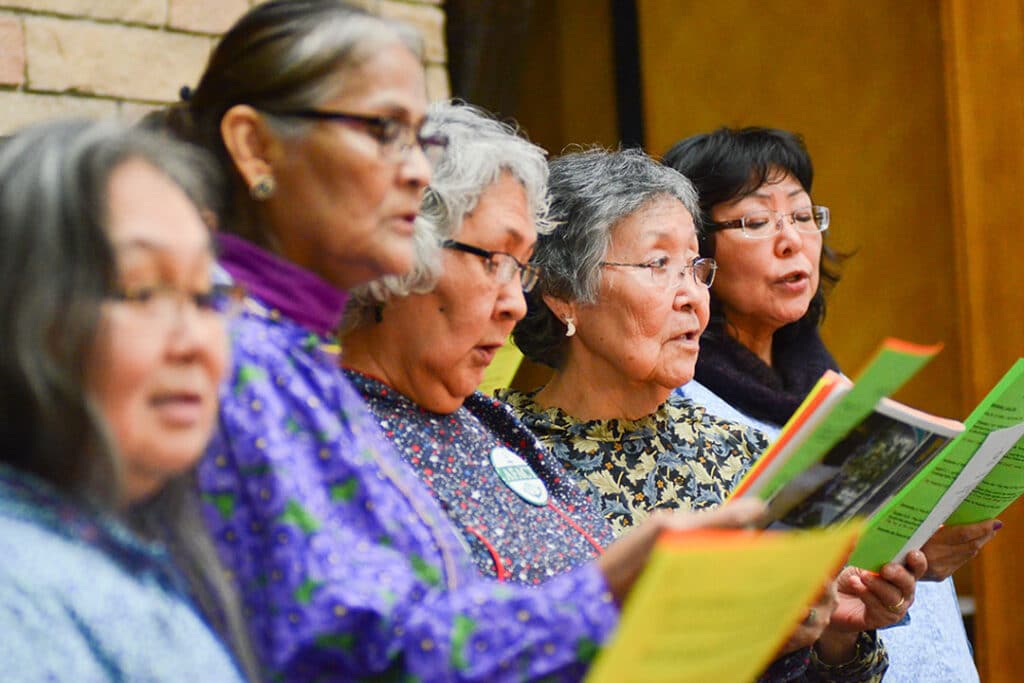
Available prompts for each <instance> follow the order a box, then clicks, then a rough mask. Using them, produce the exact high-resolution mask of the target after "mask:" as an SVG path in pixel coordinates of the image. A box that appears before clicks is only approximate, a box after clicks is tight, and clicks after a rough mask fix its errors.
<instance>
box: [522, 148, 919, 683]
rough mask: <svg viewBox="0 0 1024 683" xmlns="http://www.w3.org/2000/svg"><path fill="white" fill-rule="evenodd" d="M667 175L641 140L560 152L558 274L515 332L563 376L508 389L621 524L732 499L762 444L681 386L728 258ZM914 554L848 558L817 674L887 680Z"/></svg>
mask: <svg viewBox="0 0 1024 683" xmlns="http://www.w3.org/2000/svg"><path fill="white" fill-rule="evenodd" d="M668 171H670V169H667V168H665V167H662V166H660V165H659V164H657V162H655V161H653V160H651V159H650V158H649V157H647V156H646V155H644V154H643V153H641V152H638V151H620V152H607V151H603V150H590V151H585V152H579V153H574V154H568V155H566V156H563V157H562V158H560V159H557V160H556V161H554V162H552V164H551V183H550V187H551V190H550V194H551V200H552V219H553V221H554V222H555V223H556V224H557V226H558V227H557V228H556V229H555V230H554V231H553V232H552V233H550V234H549V235H543V236H541V237H540V239H539V240H538V244H537V248H536V251H535V254H534V258H533V261H534V263H536V264H537V265H538V266H540V267H541V268H543V270H544V273H545V278H544V280H543V282H542V285H541V287H539V288H538V289H537V290H535V291H534V292H531V294H530V296H529V302H530V310H529V313H528V314H527V316H526V317H525V318H524V320H523V321H521V322H520V323H519V324H518V325H517V326H516V328H515V340H516V342H517V344H519V346H520V348H521V349H522V350H523V352H524V353H525V354H526V355H527V357H529V358H531V359H532V360H535V361H537V362H541V363H544V364H546V365H549V366H551V367H552V368H554V371H555V372H554V375H553V376H552V378H551V380H550V381H549V382H548V384H547V385H545V386H543V387H541V388H540V389H538V390H535V391H533V392H529V393H522V392H516V391H511V392H507V393H506V394H505V395H504V397H505V398H506V400H508V401H509V402H510V403H511V405H512V406H513V407H514V408H515V410H516V411H517V412H518V413H519V414H520V416H521V417H522V418H523V420H524V422H526V424H527V425H528V426H529V427H530V428H531V429H532V430H533V431H534V432H535V433H536V434H537V435H538V436H539V437H540V438H541V441H542V443H544V444H545V445H546V446H548V448H550V449H551V452H552V453H554V454H555V455H556V456H557V457H558V459H559V460H560V461H561V462H562V463H563V464H564V465H565V466H566V468H567V469H568V470H569V471H570V472H571V473H572V474H573V475H574V477H575V478H576V480H577V482H578V483H579V485H580V486H581V487H582V488H583V490H585V491H587V492H588V493H589V494H590V495H591V497H592V498H593V499H595V500H597V501H599V502H600V505H601V506H602V508H603V510H604V513H605V515H606V516H607V517H608V518H609V519H610V520H611V521H612V522H613V524H614V525H615V526H616V529H617V530H622V529H624V528H627V527H628V526H630V525H632V524H634V523H635V522H636V521H638V520H640V519H642V518H643V517H644V516H645V515H647V514H649V512H650V511H651V510H654V509H656V508H681V509H693V508H704V507H713V506H716V505H718V504H720V503H721V502H722V500H723V499H724V498H725V496H727V495H728V493H729V492H730V491H731V489H732V488H733V486H734V485H735V484H736V483H737V482H738V480H739V478H740V477H741V476H742V474H743V472H744V471H745V469H746V468H747V467H748V466H749V465H750V464H751V462H752V461H753V460H755V459H756V458H757V456H758V454H759V453H760V451H761V450H762V449H763V447H764V445H765V442H764V439H763V437H762V436H761V435H760V433H758V432H756V431H753V430H752V429H750V428H748V427H743V426H740V425H738V424H736V423H733V422H729V421H726V420H722V419H720V418H717V417H715V416H714V415H712V414H710V413H708V412H707V411H706V410H704V409H703V408H701V407H699V406H697V405H696V404H694V403H692V402H691V401H689V400H687V399H684V398H682V397H679V396H675V395H673V393H672V392H673V389H675V388H676V387H678V386H679V385H680V384H683V383H685V382H686V381H688V380H689V379H690V378H692V376H693V371H694V365H695V363H696V360H697V355H698V350H699V339H700V335H701V333H702V332H703V330H704V328H705V326H706V325H707V322H708V317H709V292H708V288H709V287H710V285H711V284H712V281H713V280H714V277H715V273H716V263H715V262H714V260H713V259H711V258H709V257H703V256H701V255H700V253H699V248H698V239H697V238H698V234H697V228H696V225H695V220H694V217H695V216H698V215H699V213H698V206H697V196H696V192H695V191H694V190H693V187H692V185H691V184H690V183H689V182H688V181H687V180H686V179H685V178H683V177H682V176H680V175H678V174H676V173H670V172H668ZM912 566H913V567H914V571H911V570H908V569H907V568H904V567H901V566H896V565H890V566H886V567H885V568H884V570H883V572H882V575H881V576H875V575H870V574H867V573H862V572H858V571H857V570H844V572H843V573H842V574H841V575H840V576H839V577H838V578H837V580H836V581H835V582H833V583H832V584H830V586H829V589H828V590H826V592H825V595H824V597H823V598H822V602H821V604H820V605H819V606H816V607H815V608H814V609H813V610H812V611H811V613H810V614H809V615H808V619H807V620H806V622H805V627H807V628H806V630H805V631H803V632H798V633H796V634H794V636H793V638H791V641H790V644H789V645H790V647H789V649H791V650H794V651H797V652H800V649H799V648H800V646H806V645H810V644H811V643H814V647H813V648H812V650H811V652H810V653H809V656H810V664H809V666H808V668H807V670H806V672H805V675H807V676H809V677H810V678H812V679H825V680H844V681H845V680H878V678H879V677H880V676H881V674H882V673H883V672H884V670H885V660H886V658H885V655H884V649H883V648H881V647H879V645H878V641H877V638H876V636H875V634H874V631H873V629H875V628H878V627H880V626H884V625H887V624H890V623H893V621H895V620H897V619H899V618H900V617H901V616H902V614H901V613H894V612H892V611H890V610H888V609H886V607H885V606H886V605H892V604H893V603H896V602H897V601H898V596H909V597H907V599H906V600H905V601H904V603H909V602H911V601H912V596H913V590H914V585H915V579H916V576H915V574H917V575H919V574H920V573H923V571H924V561H923V558H922V557H920V556H919V555H915V556H914V558H913V565H912ZM905 609H906V607H905V606H904V607H903V610H901V611H905ZM833 610H834V611H833ZM828 614H831V617H830V621H829V622H828V625H827V627H826V628H824V629H821V628H820V625H819V628H818V629H817V630H815V629H814V628H813V626H814V624H815V622H816V621H818V620H820V619H821V618H822V617H823V616H825V615H828ZM804 652H806V651H804Z"/></svg>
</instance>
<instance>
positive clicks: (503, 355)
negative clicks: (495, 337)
mask: <svg viewBox="0 0 1024 683" xmlns="http://www.w3.org/2000/svg"><path fill="white" fill-rule="evenodd" d="M522 360H523V354H522V352H521V351H520V350H519V348H518V347H517V346H516V345H515V343H514V342H513V341H512V338H511V337H509V338H508V339H506V340H505V344H504V345H503V346H502V347H501V348H500V349H498V353H496V354H495V355H494V360H493V361H491V364H490V365H488V366H487V370H486V371H484V379H483V381H482V382H480V386H479V387H477V389H478V390H479V391H482V392H483V393H485V394H487V395H488V396H493V395H494V392H495V391H496V390H498V389H507V388H508V387H509V386H511V385H512V378H514V377H515V376H516V370H518V369H519V364H520V363H521V362H522Z"/></svg>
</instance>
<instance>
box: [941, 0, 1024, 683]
mask: <svg viewBox="0 0 1024 683" xmlns="http://www.w3.org/2000/svg"><path fill="white" fill-rule="evenodd" d="M941 9H942V28H943V32H942V33H943V39H944V45H945V52H944V62H945V70H944V73H945V77H946V82H947V95H948V108H947V113H948V130H949V136H948V139H949V145H948V147H949V160H950V168H951V181H952V182H951V187H952V198H953V223H954V226H955V230H954V236H955V244H956V255H957V259H956V267H957V273H958V277H957V282H958V289H957V297H956V303H957V306H958V307H959V309H960V314H959V318H960V319H961V320H962V325H961V330H960V332H961V335H960V336H961V345H962V348H964V349H965V350H966V353H965V354H964V358H963V361H962V364H961V373H962V376H963V385H964V393H965V396H966V397H967V398H969V399H971V400H976V399H978V398H979V397H980V396H981V395H983V394H984V393H985V391H987V390H988V388H989V387H990V386H991V385H992V384H993V383H994V382H995V381H996V380H997V379H998V377H999V376H1000V375H1001V374H1002V372H1003V371H1004V370H1005V369H1006V367H1007V366H1008V365H1009V364H1010V363H1011V362H1012V361H1013V360H1014V359H1016V358H1017V357H1019V356H1021V355H1022V354H1024V315H1022V312H1024V269H1022V268H1021V266H1020V264H1021V258H1022V256H1024V237H1022V235H1021V230H1020V229H1019V228H1018V227H1017V226H1016V225H1015V221H1014V220H1013V219H1011V218H1008V217H1009V216H1012V215H1013V214H1014V212H1015V209H1016V208H1017V207H1018V206H1020V203H1021V195H1022V189H1024V2H1022V0H993V1H991V2H986V3H985V4H984V11H982V8H981V7H980V6H979V4H978V3H976V2H972V1H971V0H943V2H942V4H941ZM1001 519H1002V520H1003V521H1004V522H1005V523H1006V525H1007V526H1006V528H1005V529H1003V530H1002V531H1000V532H999V536H998V538H996V540H994V541H993V542H992V543H991V544H990V547H989V548H987V549H985V551H984V552H983V553H982V554H981V556H980V557H979V558H978V560H976V561H975V563H974V564H975V566H974V576H975V581H974V587H975V594H976V598H977V601H978V613H977V642H978V648H977V659H978V664H979V667H980V670H981V678H982V680H983V681H986V683H1002V682H1004V681H1005V682H1007V683H1009V682H1010V681H1020V680H1021V679H1022V676H1024V674H1022V673H1021V672H1024V647H1021V645H1022V644H1024V611H1022V610H1021V607H1022V599H1024V590H1022V588H1021V584H1022V582H1024V505H1022V504H1021V502H1018V503H1017V504H1016V505H1014V506H1013V507H1011V508H1010V510H1008V511H1007V512H1006V513H1005V514H1004V515H1002V516H1001Z"/></svg>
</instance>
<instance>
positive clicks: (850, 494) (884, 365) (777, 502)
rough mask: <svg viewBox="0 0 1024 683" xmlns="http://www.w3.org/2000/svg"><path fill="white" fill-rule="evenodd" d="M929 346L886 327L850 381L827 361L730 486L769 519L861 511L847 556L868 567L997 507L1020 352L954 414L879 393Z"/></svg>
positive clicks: (1021, 368)
mask: <svg viewBox="0 0 1024 683" xmlns="http://www.w3.org/2000/svg"><path fill="white" fill-rule="evenodd" d="M939 349H940V347H938V346H931V347H925V346H916V345H913V344H908V343H906V342H901V341H899V340H893V339H888V340H886V341H885V342H884V343H883V344H882V346H881V347H880V348H879V350H878V352H876V354H875V355H874V356H873V357H872V360H871V361H870V362H869V363H868V365H867V366H866V367H865V369H864V370H863V371H862V373H861V374H860V375H859V376H858V378H857V381H856V383H855V384H854V383H852V382H850V381H849V380H847V379H846V378H844V377H842V376H840V375H837V374H836V373H833V372H827V373H825V375H823V376H822V378H821V380H820V381H819V382H818V384H817V385H816V386H815V387H814V389H813V390H812V391H811V392H810V393H809V394H808V396H807V398H806V400H805V401H804V402H803V404H802V405H801V406H800V407H799V408H798V409H797V411H796V412H795V413H794V414H793V417H792V418H790V420H789V422H787V423H786V425H785V426H784V427H783V428H782V431H781V432H780V434H779V437H778V438H777V439H776V440H775V441H774V442H773V443H772V444H771V445H770V446H769V447H768V448H767V449H766V450H765V452H764V454H762V456H761V458H759V459H758V462H757V463H756V464H755V466H754V467H753V468H751V470H750V472H749V473H748V474H747V476H746V477H745V478H744V480H743V481H742V482H740V484H739V486H737V488H736V490H735V491H734V492H733V494H732V496H733V497H740V496H757V497H758V498H761V499H762V500H765V501H767V503H768V509H769V514H770V517H771V519H772V522H771V525H770V526H772V527H774V528H811V527H816V526H825V525H829V524H837V523H841V522H844V521H846V520H849V519H853V518H863V519H867V520H868V523H867V525H866V527H865V531H864V534H863V536H862V538H861V539H860V541H859V542H858V544H857V546H856V548H855V550H854V552H853V554H852V556H851V558H850V564H853V565H856V566H859V567H863V568H866V569H870V570H873V571H877V570H878V569H879V568H880V567H881V566H882V565H883V564H885V563H886V562H890V561H893V560H896V561H901V560H902V559H903V557H904V556H905V555H906V553H907V552H909V551H910V550H913V549H916V548H919V547H920V546H921V545H923V544H924V542H925V541H927V540H928V538H930V537H931V536H932V534H934V533H935V531H936V530H938V528H939V527H940V526H942V524H944V523H948V524H967V523H971V522H977V521H982V520H985V519H991V518H993V517H994V516H996V515H998V514H999V513H1000V512H1002V511H1003V510H1004V509H1006V507H1007V506H1008V505H1010V504H1011V503H1012V502H1013V501H1015V500H1016V499H1017V498H1019V497H1020V496H1021V495H1022V494H1024V442H1022V441H1021V438H1022V436H1024V359H1021V360H1019V361H1017V363H1016V364H1015V365H1014V366H1013V367H1012V368H1011V369H1010V370H1009V371H1008V372H1007V373H1006V375H1005V376H1004V377H1003V379H1002V380H1001V381H1000V382H999V383H998V384H997V385H996V387H995V388H994V389H993V390H992V391H991V392H990V393H989V395H988V396H987V397H986V398H985V400H983V401H982V402H981V404H980V405H979V406H978V407H977V409H975V411H974V412H973V413H972V414H971V416H970V417H969V418H968V420H967V422H966V423H963V424H961V423H959V422H956V421H953V420H946V419H943V418H939V417H936V416H933V415H929V414H927V413H923V412H921V411H917V410H914V409H913V408H910V407H908V406H904V405H903V404H900V403H897V402H896V401H892V400H891V399H889V398H887V396H888V394H890V393H892V392H893V391H895V390H896V389H897V388H899V387H900V386H901V385H902V384H903V383H904V382H905V381H906V380H907V379H909V378H910V377H911V376H913V374H914V373H915V372H917V370H918V369H919V368H921V367H922V366H923V365H924V364H925V363H926V362H927V361H928V360H930V359H931V358H932V357H933V356H934V355H935V354H936V353H937V352H938V351H939Z"/></svg>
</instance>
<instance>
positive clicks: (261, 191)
mask: <svg viewBox="0 0 1024 683" xmlns="http://www.w3.org/2000/svg"><path fill="white" fill-rule="evenodd" d="M276 189H277V182H276V181H275V180H274V176H272V175H270V174H269V173H268V174H267V175H265V176H260V177H259V179H258V180H257V181H256V182H255V183H253V186H252V187H250V188H249V196H250V197H252V198H253V199H255V200H256V201H258V202H262V201H266V200H267V199H270V196H271V195H273V194H274V190H276Z"/></svg>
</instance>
